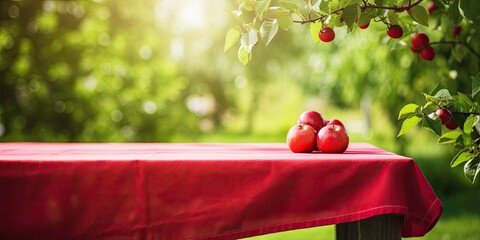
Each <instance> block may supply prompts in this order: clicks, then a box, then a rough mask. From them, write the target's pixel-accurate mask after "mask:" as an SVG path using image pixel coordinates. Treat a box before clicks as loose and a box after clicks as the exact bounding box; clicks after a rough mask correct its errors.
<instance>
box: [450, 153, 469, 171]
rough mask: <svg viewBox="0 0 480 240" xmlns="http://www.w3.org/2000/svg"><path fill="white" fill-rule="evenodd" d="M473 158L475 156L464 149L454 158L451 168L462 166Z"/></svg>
mask: <svg viewBox="0 0 480 240" xmlns="http://www.w3.org/2000/svg"><path fill="white" fill-rule="evenodd" d="M472 158H473V154H471V153H469V152H468V149H463V150H462V151H460V152H459V153H457V155H456V156H455V157H453V159H452V161H451V162H450V167H452V168H453V167H456V166H458V165H460V163H463V162H466V161H469V160H470V159H472Z"/></svg>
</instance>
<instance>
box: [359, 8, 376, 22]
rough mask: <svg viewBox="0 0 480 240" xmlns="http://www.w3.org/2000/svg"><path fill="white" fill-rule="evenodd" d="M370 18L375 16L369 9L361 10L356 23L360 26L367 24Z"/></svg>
mask: <svg viewBox="0 0 480 240" xmlns="http://www.w3.org/2000/svg"><path fill="white" fill-rule="evenodd" d="M372 18H375V13H374V11H372V10H371V9H370V10H366V11H364V12H361V13H360V16H359V17H358V23H357V25H358V26H362V25H365V24H368V23H370V20H372Z"/></svg>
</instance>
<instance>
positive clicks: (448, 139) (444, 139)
mask: <svg viewBox="0 0 480 240" xmlns="http://www.w3.org/2000/svg"><path fill="white" fill-rule="evenodd" d="M460 136H462V132H460V131H450V132H446V133H445V134H443V135H442V136H441V137H440V138H439V139H438V144H450V143H455V142H456V141H457V138H458V137H460Z"/></svg>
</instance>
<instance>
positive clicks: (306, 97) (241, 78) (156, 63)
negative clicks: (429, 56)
mask: <svg viewBox="0 0 480 240" xmlns="http://www.w3.org/2000/svg"><path fill="white" fill-rule="evenodd" d="M236 4H237V2H236V1H221V2H217V1H213V0H201V1H195V2H193V3H192V2H189V1H186V0H182V1H174V0H146V1H141V2H138V3H136V2H131V1H125V0H118V1H113V0H95V1H34V2H30V1H0V54H1V58H0V141H89V142H92V141H159V142H169V141H203V140H205V139H207V140H211V141H216V140H217V139H216V138H213V139H212V138H208V136H217V135H219V134H220V135H221V134H232V133H233V134H238V135H242V134H254V135H257V136H262V135H271V136H272V137H270V138H268V137H266V138H264V137H260V138H261V139H264V140H265V141H272V140H273V141H283V140H284V135H285V133H286V132H287V130H288V128H289V127H290V126H291V125H293V123H294V122H295V121H296V118H297V116H298V115H299V114H300V113H301V112H302V111H304V110H307V109H315V110H318V111H320V112H321V113H322V114H323V115H325V116H326V117H327V118H334V117H336V118H338V117H340V118H343V119H342V120H343V121H344V122H346V125H347V128H348V127H349V131H350V132H352V134H353V135H355V134H357V135H358V136H360V137H359V138H357V139H359V140H362V141H364V140H367V141H368V140H371V139H377V140H378V139H380V140H378V142H380V143H381V144H384V146H388V147H387V149H388V150H392V151H397V152H403V151H404V146H405V142H407V141H408V139H409V138H408V136H407V137H406V138H400V139H397V138H395V133H396V132H398V128H399V123H398V122H397V120H396V118H397V114H398V111H399V109H400V108H401V106H403V105H405V104H406V103H408V102H412V101H415V100H417V101H420V100H421V99H422V97H423V96H422V95H421V92H425V91H429V90H430V89H431V88H433V87H434V86H435V85H436V84H437V83H438V82H442V83H444V84H446V85H448V86H450V87H451V89H461V88H468V87H469V85H468V83H469V79H470V75H471V73H474V72H478V68H479V66H478V59H474V57H472V56H469V55H468V54H464V56H463V55H462V56H460V57H459V56H456V58H454V57H453V56H451V51H450V50H451V46H443V45H442V46H439V47H438V49H437V57H436V59H435V61H434V62H424V61H422V60H419V59H418V57H417V56H416V55H414V54H412V53H411V52H410V50H409V46H408V44H407V42H408V40H409V38H408V36H407V37H406V38H404V39H400V40H395V41H394V40H391V39H390V38H388V37H387V36H386V34H385V33H384V31H385V30H386V29H385V26H384V25H383V24H381V23H371V24H370V27H369V28H368V29H365V30H360V29H358V30H355V31H353V32H352V33H349V34H348V35H347V33H346V31H343V32H342V31H341V30H339V31H337V37H336V39H335V41H334V42H333V43H330V44H324V43H319V44H315V43H314V42H313V41H312V40H311V36H310V33H309V29H308V27H306V26H302V25H298V24H297V25H292V26H291V29H290V30H289V32H285V31H283V30H279V32H278V34H277V36H276V37H275V38H274V39H273V40H272V42H271V43H270V45H269V47H268V48H266V47H264V46H263V43H259V44H258V46H256V48H255V52H254V56H253V59H252V61H251V62H250V63H249V65H248V66H246V67H244V66H242V65H241V64H240V63H239V62H238V61H237V59H236V55H237V53H236V51H235V50H229V51H227V52H223V46H224V39H225V33H226V31H227V30H228V29H229V28H230V27H231V26H234V25H235V22H234V21H235V20H234V18H232V17H231V16H230V15H229V13H228V11H226V10H227V9H234V8H235V5H236ZM432 21H433V20H432ZM431 24H435V23H431ZM417 27H418V29H410V30H409V31H421V30H422V28H423V27H422V26H417ZM464 32H469V29H468V25H465V26H464ZM475 34H478V33H475ZM440 36H441V34H438V35H435V33H433V35H431V41H436V40H439V38H440ZM475 36H476V35H475ZM474 47H478V46H474ZM459 51H460V50H459ZM449 65H450V66H452V65H453V66H454V67H453V68H452V67H449ZM465 91H467V90H465ZM347 109H352V110H353V113H352V114H350V113H348V112H345V111H344V110H347ZM336 114H339V115H336ZM379 123H381V124H379ZM392 128H393V129H392ZM205 136H207V137H205ZM372 136H373V137H372ZM220 139H221V138H220Z"/></svg>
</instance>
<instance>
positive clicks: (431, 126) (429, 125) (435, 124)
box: [422, 117, 442, 136]
mask: <svg viewBox="0 0 480 240" xmlns="http://www.w3.org/2000/svg"><path fill="white" fill-rule="evenodd" d="M422 127H423V128H424V129H426V130H428V131H430V132H432V133H434V134H437V135H438V136H440V135H442V122H441V121H440V118H436V119H431V118H430V117H424V118H423V122H422Z"/></svg>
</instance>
